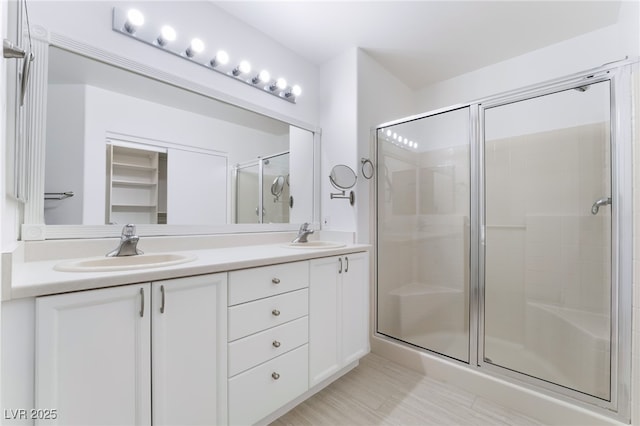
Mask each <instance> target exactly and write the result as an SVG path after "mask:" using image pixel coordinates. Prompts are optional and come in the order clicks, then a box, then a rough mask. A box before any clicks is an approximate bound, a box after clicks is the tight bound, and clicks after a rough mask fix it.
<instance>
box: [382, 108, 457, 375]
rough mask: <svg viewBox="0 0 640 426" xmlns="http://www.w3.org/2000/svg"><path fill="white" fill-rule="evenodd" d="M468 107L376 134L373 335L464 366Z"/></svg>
mask: <svg viewBox="0 0 640 426" xmlns="http://www.w3.org/2000/svg"><path fill="white" fill-rule="evenodd" d="M469 111H470V109H469V108H468V107H466V108H461V109H457V110H453V111H449V112H445V113H441V114H437V115H432V116H427V117H424V118H420V119H416V120H413V121H409V122H404V123H400V124H396V125H393V126H388V127H386V128H382V129H379V130H378V134H377V144H378V147H377V148H378V149H377V152H378V167H377V170H376V173H377V174H378V175H377V212H378V216H377V235H378V237H377V239H378V241H377V257H378V259H377V264H378V285H377V292H378V293H377V304H378V306H377V330H378V333H381V334H384V335H387V336H389V337H392V338H395V339H398V340H402V341H404V342H407V343H410V344H413V345H415V346H419V347H421V348H425V349H429V350H431V351H434V352H437V353H440V354H442V355H446V356H448V357H452V358H455V359H458V360H461V361H464V362H469V253H470V243H469V235H470V231H469V222H470V220H469V217H470V184H469V182H470V160H469V158H470V150H469V146H470V145H469V141H470V130H469V120H470V116H469V115H470V112H469Z"/></svg>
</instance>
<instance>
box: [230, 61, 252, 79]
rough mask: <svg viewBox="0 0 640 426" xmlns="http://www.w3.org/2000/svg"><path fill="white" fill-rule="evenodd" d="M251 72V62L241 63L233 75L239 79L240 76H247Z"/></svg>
mask: <svg viewBox="0 0 640 426" xmlns="http://www.w3.org/2000/svg"><path fill="white" fill-rule="evenodd" d="M249 72H251V64H250V63H249V61H240V63H239V64H238V66H237V67H235V68H234V69H233V71H232V72H231V73H232V74H233V75H234V76H236V77H237V76H239V75H240V74H247V73H249Z"/></svg>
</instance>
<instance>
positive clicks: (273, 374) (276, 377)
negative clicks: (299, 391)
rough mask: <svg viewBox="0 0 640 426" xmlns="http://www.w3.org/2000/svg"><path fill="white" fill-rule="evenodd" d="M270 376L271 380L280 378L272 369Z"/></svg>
mask: <svg viewBox="0 0 640 426" xmlns="http://www.w3.org/2000/svg"><path fill="white" fill-rule="evenodd" d="M271 377H273V380H278V379H279V378H280V375H279V374H278V373H276V372H275V371H274V372H273V373H271Z"/></svg>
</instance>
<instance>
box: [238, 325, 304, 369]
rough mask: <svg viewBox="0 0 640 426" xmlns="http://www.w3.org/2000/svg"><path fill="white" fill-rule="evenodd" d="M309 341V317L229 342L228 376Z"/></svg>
mask: <svg viewBox="0 0 640 426" xmlns="http://www.w3.org/2000/svg"><path fill="white" fill-rule="evenodd" d="M308 341H309V317H302V318H298V319H297V320H294V321H291V322H288V323H286V324H282V325H279V326H277V327H273V328H270V329H268V330H265V331H261V332H260V333H256V334H253V335H251V336H247V337H245V338H243V339H238V340H236V341H235V342H232V343H229V352H228V359H229V377H232V376H235V375H236V374H238V373H241V372H243V371H245V370H248V369H250V368H252V367H254V366H256V365H258V364H261V363H263V362H265V361H268V360H270V359H273V358H275V357H277V356H279V355H282V354H284V353H286V352H289V351H290V350H291V349H294V348H297V347H298V346H302V345H304V344H305V343H307V342H308Z"/></svg>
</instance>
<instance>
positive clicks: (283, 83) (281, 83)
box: [276, 77, 287, 90]
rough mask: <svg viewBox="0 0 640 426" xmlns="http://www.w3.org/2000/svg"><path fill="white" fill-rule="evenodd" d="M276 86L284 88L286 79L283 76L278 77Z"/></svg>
mask: <svg viewBox="0 0 640 426" xmlns="http://www.w3.org/2000/svg"><path fill="white" fill-rule="evenodd" d="M276 87H277V88H278V89H280V90H284V89H286V88H287V80H285V79H284V78H282V77H280V78H279V79H278V80H277V81H276Z"/></svg>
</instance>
